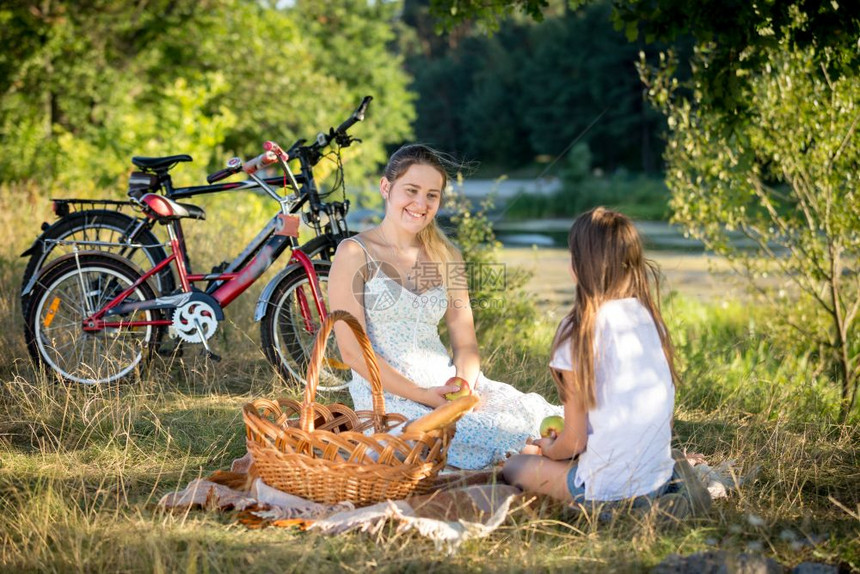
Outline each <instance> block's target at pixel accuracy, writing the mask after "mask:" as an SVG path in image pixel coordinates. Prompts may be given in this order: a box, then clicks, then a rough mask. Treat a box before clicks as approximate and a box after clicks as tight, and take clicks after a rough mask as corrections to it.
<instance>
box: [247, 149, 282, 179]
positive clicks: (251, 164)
mask: <svg viewBox="0 0 860 574" xmlns="http://www.w3.org/2000/svg"><path fill="white" fill-rule="evenodd" d="M276 161H278V156H277V155H276V154H275V152H273V151H264V152H263V153H261V154H260V155H258V156H257V157H255V158H254V159H249V160H248V161H246V162H245V164H244V165H243V166H242V171H244V172H245V173H247V174H249V175H250V174H252V173H257V172H258V171H259V170H261V169H262V168H264V167H266V166H267V165H271V164H273V163H275V162H276Z"/></svg>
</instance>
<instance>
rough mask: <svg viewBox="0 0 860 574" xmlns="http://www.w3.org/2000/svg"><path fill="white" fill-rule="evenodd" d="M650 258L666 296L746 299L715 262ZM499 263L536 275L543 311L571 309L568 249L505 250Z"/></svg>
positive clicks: (533, 286) (532, 287)
mask: <svg viewBox="0 0 860 574" xmlns="http://www.w3.org/2000/svg"><path fill="white" fill-rule="evenodd" d="M649 257H651V258H652V259H653V260H655V261H656V262H657V263H658V265H659V266H660V269H661V270H662V272H663V275H664V280H663V287H662V288H663V292H665V293H669V292H671V291H678V292H679V293H681V294H683V295H686V296H690V297H696V298H700V299H703V300H714V299H725V298H736V297H742V296H743V293H744V290H743V286H742V285H741V284H739V283H738V281H737V277H736V275H735V274H734V273H733V272H732V271H731V270H730V269H729V268H728V266H727V265H726V264H725V263H724V262H722V261H720V260H717V259H716V258H713V257H710V256H708V255H701V254H691V253H684V252H672V251H654V252H651V253H649ZM500 259H501V261H502V262H503V263H505V264H506V265H511V266H519V267H522V268H524V269H528V270H530V271H532V272H533V276H532V278H531V280H530V282H529V284H528V285H527V289H528V291H529V292H531V293H534V294H535V295H536V296H537V297H538V303H539V305H540V306H541V307H542V308H544V309H546V310H548V311H551V312H556V311H563V310H566V309H567V308H568V307H569V306H570V303H571V301H572V297H573V287H572V285H571V279H570V275H569V274H568V266H569V264H570V263H569V255H568V252H567V250H566V249H556V248H546V247H540V248H537V249H532V248H514V247H506V248H504V249H502V250H501V253H500Z"/></svg>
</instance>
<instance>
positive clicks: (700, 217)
mask: <svg viewBox="0 0 860 574" xmlns="http://www.w3.org/2000/svg"><path fill="white" fill-rule="evenodd" d="M822 59H824V60H825V62H824V63H821V60H822ZM768 62H769V63H768V65H767V66H766V67H765V68H763V69H762V70H761V71H760V72H759V73H757V74H755V75H753V76H751V77H750V78H749V89H748V90H747V91H746V92H745V93H744V98H745V102H746V108H747V110H748V114H749V118H748V120H746V121H744V122H743V123H738V122H736V121H734V120H733V119H732V120H729V119H726V118H725V117H723V116H722V115H721V114H718V113H715V112H713V111H709V108H708V106H707V105H706V104H704V103H703V101H702V99H703V97H704V96H703V95H702V94H700V93H699V92H698V91H695V92H693V94H692V95H691V96H690V95H685V94H683V93H681V92H679V91H678V90H677V89H676V86H677V84H676V83H674V82H673V81H672V79H671V68H672V62H671V61H670V60H667V61H665V62H664V65H663V67H662V68H661V70H659V71H656V72H654V71H653V70H652V71H650V72H649V71H648V70H647V69H644V68H643V77H644V78H645V79H646V81H647V82H649V84H650V92H651V94H652V97H653V98H654V100H655V102H657V103H662V104H663V109H664V110H665V112H666V115H667V117H668V121H669V127H670V138H669V143H668V146H667V151H666V160H667V163H668V167H667V183H668V185H669V188H670V189H671V190H672V202H671V205H672V208H673V209H674V212H675V221H677V222H678V223H680V224H682V225H684V227H685V228H686V229H687V231H688V233H689V234H691V235H692V236H694V237H696V238H697V239H700V240H702V241H703V242H704V243H705V245H706V246H708V247H709V248H711V249H713V250H714V251H715V252H716V253H719V254H721V255H724V256H726V257H727V258H728V259H729V260H730V261H732V262H733V263H734V264H735V265H736V267H737V268H738V269H740V270H741V271H742V272H743V273H744V274H745V275H746V276H747V277H748V278H749V280H750V281H751V283H752V284H753V285H754V286H756V287H757V288H758V289H759V290H760V291H761V292H763V293H765V294H767V293H768V291H767V289H765V288H764V287H763V286H762V285H761V282H760V279H761V278H762V277H765V276H767V274H768V273H773V272H774V271H776V272H778V273H779V274H780V276H782V277H785V278H786V281H787V284H788V285H789V286H790V287H785V288H784V289H787V290H788V292H789V293H790V294H791V295H792V297H797V298H798V301H799V302H798V303H788V304H786V303H784V302H778V303H777V304H776V305H774V308H773V317H774V318H775V319H778V320H779V322H780V323H781V324H782V325H783V326H784V327H785V328H787V329H790V330H791V332H792V334H793V335H792V336H793V337H795V338H799V339H800V340H801V341H803V342H804V344H805V345H806V346H807V347H808V348H809V349H815V355H817V358H818V359H819V360H820V361H821V362H822V363H823V365H825V368H826V370H827V372H829V373H830V374H831V375H832V377H833V378H834V379H835V380H836V381H838V383H839V387H840V404H841V412H842V416H843V418H844V417H847V416H848V414H849V412H850V410H851V408H852V406H853V404H854V403H855V398H856V393H857V388H858V374H860V370H858V367H860V365H858V362H860V347H858V345H857V344H856V341H857V335H858V328H857V321H856V318H857V312H858V306H860V279H858V275H857V273H856V264H857V261H858V257H860V202H858V201H857V198H856V187H857V176H856V167H857V165H858V162H860V143H857V142H858V140H857V138H856V137H855V132H856V128H857V125H858V122H860V109H858V104H857V102H858V101H860V77H858V75H857V74H856V70H853V69H851V68H843V67H840V66H839V65H837V63H836V62H835V61H834V60H833V59H829V57H828V54H827V53H825V54H817V53H815V52H814V51H813V50H811V49H805V50H801V49H797V48H792V47H790V46H788V45H781V46H779V47H778V48H777V49H775V50H773V51H772V52H770V53H769V60H768ZM735 231H737V232H740V233H742V234H743V235H744V236H745V237H746V238H747V239H748V241H749V243H750V244H751V245H753V246H754V248H753V249H751V250H750V249H748V248H745V247H742V246H741V245H739V244H738V243H737V242H735V241H732V235H731V234H732V232H735Z"/></svg>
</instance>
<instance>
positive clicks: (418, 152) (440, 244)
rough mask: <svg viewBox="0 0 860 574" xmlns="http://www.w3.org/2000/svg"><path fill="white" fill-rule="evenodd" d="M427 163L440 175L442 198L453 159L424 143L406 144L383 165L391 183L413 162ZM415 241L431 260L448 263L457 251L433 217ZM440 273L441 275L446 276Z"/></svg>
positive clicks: (413, 163) (385, 174)
mask: <svg viewBox="0 0 860 574" xmlns="http://www.w3.org/2000/svg"><path fill="white" fill-rule="evenodd" d="M416 164H418V165H429V166H431V167H433V168H435V169H436V170H437V171H438V172H439V173H440V174H441V175H442V197H443V199H444V194H445V189H446V188H447V187H448V166H449V164H452V162H451V161H450V160H449V159H447V158H446V157H445V156H443V155H442V154H441V153H440V152H438V151H436V150H434V149H433V148H431V147H428V146H426V145H424V144H410V145H405V146H403V147H401V148H400V149H398V150H397V151H396V152H394V153H393V154H392V155H391V157H390V158H389V160H388V164H387V165H386V166H385V171H383V175H384V176H385V178H386V179H387V180H388V181H390V182H391V183H392V184H393V183H394V182H395V181H396V180H397V179H399V178H400V177H401V176H403V174H405V173H406V171H407V170H408V169H409V168H410V167H411V166H413V165H416ZM418 240H419V241H420V242H421V245H422V246H423V247H424V250H425V251H427V255H429V256H430V259H431V261H435V262H437V263H442V264H445V263H449V262H450V261H451V260H452V259H453V258H454V254H455V253H456V251H457V249H456V247H454V244H453V243H451V241H450V240H449V239H448V237H446V236H445V234H444V233H443V232H442V230H441V229H439V226H438V225H436V220H435V219H434V220H432V221H431V222H430V224H429V225H427V227H425V228H424V229H422V230H421V231H420V232H419V233H418ZM447 275H448V274H447V273H443V274H442V276H443V278H446V277H447Z"/></svg>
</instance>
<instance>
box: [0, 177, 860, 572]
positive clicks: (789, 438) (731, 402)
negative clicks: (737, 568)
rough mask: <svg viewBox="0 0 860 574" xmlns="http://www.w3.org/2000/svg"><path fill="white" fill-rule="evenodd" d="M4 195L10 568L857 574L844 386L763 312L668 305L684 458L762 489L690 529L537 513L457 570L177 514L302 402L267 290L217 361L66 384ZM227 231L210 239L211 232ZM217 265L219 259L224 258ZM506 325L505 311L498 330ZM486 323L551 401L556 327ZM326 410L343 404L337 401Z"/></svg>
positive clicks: (388, 551)
mask: <svg viewBox="0 0 860 574" xmlns="http://www.w3.org/2000/svg"><path fill="white" fill-rule="evenodd" d="M15 199H16V198H15V197H13V196H12V195H10V192H9V191H8V190H6V191H4V192H0V230H2V231H0V234H2V235H0V239H2V245H3V247H2V248H0V249H2V251H0V321H2V329H0V357H3V361H2V363H0V570H4V571H5V570H11V571H15V570H23V571H48V572H51V571H63V572H65V571H110V572H129V571H135V572H137V571H153V572H172V571H179V570H182V571H189V572H192V571H194V572H196V571H209V572H233V571H245V572H258V571H259V572H267V571H274V570H278V571H281V570H295V571H306V570H307V571H319V572H329V571H332V572H334V571H338V572H341V571H347V572H349V571H364V570H369V569H371V568H372V569H375V570H379V571H382V572H417V571H421V572H464V571H466V572H469V571H483V570H492V571H524V570H528V571H531V570H537V571H569V570H581V571H600V572H603V571H607V570H612V571H621V572H636V571H643V570H647V569H649V568H651V567H653V566H654V565H656V564H657V563H659V562H660V561H661V560H663V559H664V558H665V557H666V556H667V555H669V554H673V553H680V554H690V553H694V552H699V551H703V550H714V549H722V550H728V551H731V552H743V551H748V550H749V551H753V552H757V553H762V554H765V555H766V556H769V557H772V558H774V559H776V560H778V561H780V562H781V563H783V564H785V565H788V566H794V565H796V564H799V563H800V562H803V561H819V562H827V563H830V564H836V565H842V566H843V567H844V568H845V569H846V570H849V571H850V570H854V571H856V570H858V569H860V542H858V541H860V452H858V444H860V442H859V441H858V439H860V430H858V428H860V427H858V425H857V424H856V423H857V422H858V421H857V418H856V416H855V418H854V419H853V421H852V423H851V424H847V425H843V426H840V425H837V424H835V423H834V422H833V421H834V420H835V417H834V416H833V409H832V407H831V406H829V405H830V404H831V399H832V389H831V387H830V386H829V385H828V384H827V383H826V381H823V380H822V378H821V375H820V374H819V373H817V372H815V370H814V369H813V368H812V367H811V366H810V365H809V364H808V362H805V361H804V359H803V357H800V358H798V357H793V356H788V355H787V353H781V352H780V349H779V348H778V347H777V346H775V344H774V343H773V342H772V341H770V340H769V339H768V337H767V335H766V330H765V329H764V325H766V315H764V314H763V313H761V312H757V311H755V310H754V309H747V308H745V307H743V306H742V305H741V304H739V303H738V304H727V305H725V306H724V305H711V304H708V303H701V302H696V301H693V300H690V299H684V298H681V297H675V298H670V300H669V301H668V309H667V317H668V322H669V324H670V329H671V330H672V332H673V334H674V335H675V338H676V341H677V343H678V353H679V360H680V365H681V368H682V373H683V378H684V384H683V385H682V386H681V387H680V388H679V391H678V401H677V411H676V422H675V433H676V435H677V436H676V443H677V445H678V446H681V447H686V448H688V449H689V450H692V451H696V452H702V453H704V454H705V455H706V457H707V458H708V461H709V463H711V464H716V463H720V462H722V461H727V460H736V461H738V464H739V465H740V468H741V470H742V473H750V472H751V471H752V470H753V469H754V468H758V474H757V479H756V480H755V481H752V482H749V483H747V484H744V485H743V486H741V488H740V489H739V490H738V491H737V492H734V493H733V494H732V495H731V497H730V498H728V499H724V500H720V501H717V503H716V504H715V507H714V509H713V512H712V513H711V515H710V516H708V517H707V518H703V519H698V520H692V521H689V522H685V523H683V524H664V523H659V522H656V521H654V520H653V517H645V518H641V517H639V518H637V517H634V516H627V515H615V516H613V517H612V518H611V519H610V520H606V521H600V520H595V518H594V517H593V516H588V515H581V516H575V517H570V516H568V515H567V514H566V513H564V512H563V509H561V508H560V507H559V506H558V505H554V504H551V503H549V502H547V501H535V502H534V503H532V504H531V505H530V506H528V507H523V508H518V509H517V510H515V511H514V512H513V513H512V515H511V516H510V517H509V519H508V520H507V521H506V522H505V524H504V525H503V527H502V528H500V529H499V530H498V531H496V532H494V533H493V534H492V535H491V536H490V537H488V538H486V539H482V540H474V541H470V542H468V543H466V544H465V545H464V546H463V547H462V548H461V550H460V551H459V552H458V553H457V554H456V555H454V556H451V557H449V556H446V555H444V554H442V553H439V552H437V551H436V549H435V548H434V546H433V544H432V543H431V542H429V541H427V540H425V539H423V538H420V537H418V536H416V535H413V534H398V533H397V532H396V531H395V528H394V527H393V526H389V527H387V528H385V529H383V531H382V532H380V533H379V534H378V535H368V534H347V535H341V536H335V537H324V536H320V535H317V534H313V533H301V532H297V531H291V530H283V529H266V530H261V531H253V530H247V529H245V528H244V527H242V526H240V525H239V524H238V523H236V522H235V521H234V517H233V516H232V515H230V514H224V513H218V512H211V511H206V510H197V511H190V512H178V513H169V512H163V511H161V510H159V509H158V508H157V507H156V506H155V502H156V501H157V500H158V499H159V498H160V497H161V496H162V495H164V494H166V493H167V492H170V491H171V490H172V489H174V488H176V487H177V486H184V485H185V484H187V483H188V482H189V481H190V480H192V479H194V478H197V477H199V476H202V475H206V474H208V473H210V472H211V471H213V470H216V469H223V468H226V467H227V466H228V465H229V463H230V461H231V460H232V459H233V458H236V457H238V456H240V455H241V454H243V451H244V444H243V440H244V437H243V425H242V420H241V416H240V412H239V409H240V407H241V405H243V404H244V403H245V402H247V401H248V400H250V399H253V398H257V397H264V396H279V395H292V396H296V395H297V391H296V389H294V388H292V387H290V386H289V385H288V384H286V383H284V382H283V381H281V380H280V379H278V378H277V377H276V376H275V375H274V374H273V372H272V370H271V369H270V368H269V366H268V365H267V364H266V362H265V360H264V358H263V355H262V352H261V351H260V350H259V346H258V335H257V326H256V324H254V323H253V321H252V320H251V318H250V317H251V315H252V311H253V304H254V302H255V296H254V294H247V295H245V296H244V297H243V298H241V299H240V300H238V301H237V302H236V304H235V306H231V308H230V309H228V312H227V317H228V323H227V324H226V325H224V329H223V331H220V332H219V334H218V335H216V340H215V345H216V352H220V353H221V354H222V355H223V356H224V361H223V362H222V363H220V364H218V365H213V364H211V363H209V362H206V361H204V360H202V359H200V358H198V357H196V356H195V354H194V353H193V352H188V353H186V355H185V356H184V357H183V358H182V360H180V361H175V362H173V363H159V364H155V365H153V367H152V368H151V369H149V370H148V371H146V372H145V373H144V374H143V376H142V377H141V378H140V380H137V381H134V382H132V383H130V384H122V385H112V386H105V387H98V388H83V387H80V386H66V385H62V384H58V383H56V382H54V381H53V380H52V379H51V378H50V377H48V376H46V375H45V374H44V373H40V372H37V371H35V370H33V368H32V366H31V365H30V363H29V361H28V360H27V359H26V350H25V348H24V344H23V337H22V324H21V318H20V310H19V309H18V307H17V303H16V292H17V284H18V281H19V278H20V273H21V271H22V269H23V260H20V259H18V258H17V253H20V252H21V251H23V249H24V248H26V243H27V241H28V240H29V239H30V238H31V237H32V235H33V234H34V233H35V231H36V229H37V228H38V225H37V223H38V217H39V214H41V213H42V211H41V210H42V207H44V206H42V205H41V204H38V203H36V204H35V205H36V206H38V208H39V213H38V214H37V213H35V212H34V211H33V210H32V209H31V207H30V204H28V203H27V202H24V203H21V202H19V201H15ZM212 219H213V220H214V221H212V222H209V223H207V224H201V225H198V226H196V227H197V229H199V231H198V230H197V229H195V231H194V233H193V234H192V236H193V240H194V241H196V242H200V243H202V244H211V241H210V240H211V239H212V238H214V237H215V235H214V230H217V231H218V232H219V234H218V236H217V237H218V240H219V242H220V244H221V245H234V244H235V245H238V244H240V242H241V241H242V239H243V238H244V234H246V233H247V230H245V229H240V228H239V227H238V226H237V228H236V229H230V230H227V231H225V230H224V229H218V228H217V226H216V223H215V222H217V221H218V216H217V215H214V216H213V217H212ZM207 233H213V235H206V234H207ZM207 249H208V251H209V252H207V253H206V254H205V255H206V256H207V258H209V259H217V257H215V253H214V249H211V248H207ZM493 316H494V317H496V315H493ZM496 321H497V322H496V324H493V323H492V322H490V321H489V320H484V321H483V322H482V324H481V337H482V344H483V345H485V347H484V349H483V358H484V366H485V370H486V371H487V374H488V375H489V376H490V377H492V378H495V379H498V380H503V381H508V382H511V383H512V384H515V385H516V386H518V387H519V388H522V389H524V390H534V391H538V392H542V393H545V394H546V395H547V396H548V397H553V398H554V397H555V394H554V389H553V388H552V383H551V381H550V379H549V377H548V374H547V372H546V369H545V366H544V365H545V363H546V360H547V356H546V355H547V352H548V351H547V349H548V346H549V341H550V339H551V336H552V331H553V325H551V324H549V323H548V322H547V320H546V319H545V318H541V317H540V316H535V317H533V318H532V319H530V320H529V321H530V322H529V323H527V324H520V325H519V326H518V327H519V328H517V329H512V328H511V326H510V325H506V324H505V322H504V321H503V320H502V319H497V320H496ZM330 400H346V401H348V396H345V395H343V394H340V395H335V396H332V397H330Z"/></svg>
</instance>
